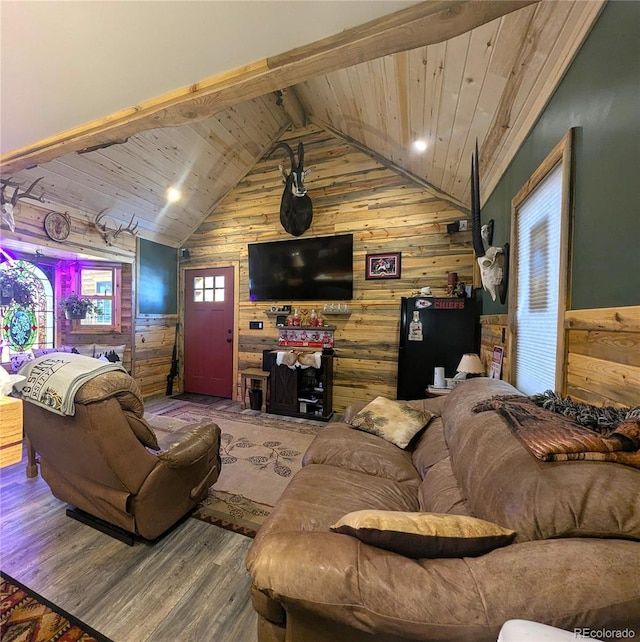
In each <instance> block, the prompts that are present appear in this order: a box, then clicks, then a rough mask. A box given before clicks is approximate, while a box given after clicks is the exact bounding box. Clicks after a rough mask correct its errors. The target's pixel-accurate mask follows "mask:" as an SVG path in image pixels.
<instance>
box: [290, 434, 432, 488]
mask: <svg viewBox="0 0 640 642" xmlns="http://www.w3.org/2000/svg"><path fill="white" fill-rule="evenodd" d="M308 464H325V465H327V466H337V467H339V468H346V469H348V470H353V471H354V472H359V473H364V474H366V475H373V476H376V477H385V478H387V479H392V480H394V481H398V482H411V483H413V484H415V485H416V487H417V485H418V484H419V483H420V477H419V476H418V473H417V472H416V469H415V467H414V465H413V463H412V461H411V453H410V452H408V451H406V450H400V449H399V448H397V447H396V446H394V445H393V444H391V443H389V442H388V441H385V440H384V439H380V437H376V436H375V435H370V434H368V433H366V432H362V431H360V430H353V428H351V426H348V425H347V424H342V423H331V424H329V425H327V426H326V428H323V429H322V430H321V431H320V432H319V433H318V435H317V436H316V437H315V438H314V440H313V441H312V442H311V444H310V446H309V448H307V451H306V452H305V454H304V457H303V459H302V465H303V466H307V465H308Z"/></svg>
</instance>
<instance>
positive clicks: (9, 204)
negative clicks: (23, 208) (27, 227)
mask: <svg viewBox="0 0 640 642" xmlns="http://www.w3.org/2000/svg"><path fill="white" fill-rule="evenodd" d="M43 178H44V176H41V177H40V178H36V180H35V181H33V183H31V185H29V187H28V188H27V189H26V190H25V191H24V192H22V194H21V193H20V184H19V183H14V182H13V181H12V180H11V178H3V179H0V182H1V183H2V188H1V189H0V225H6V226H7V227H8V228H9V229H10V230H11V231H12V232H15V228H16V223H15V219H14V216H13V210H14V208H15V206H16V204H17V203H18V201H19V200H20V199H22V198H32V199H33V200H35V201H40V202H41V203H44V194H41V195H40V196H32V195H31V190H32V189H33V188H34V187H35V186H36V185H37V184H38V183H39V182H40V181H41V180H42V179H43ZM7 187H15V190H14V192H13V196H12V197H11V199H10V200H7V198H6V197H5V194H4V191H5V189H7Z"/></svg>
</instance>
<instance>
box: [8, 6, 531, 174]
mask: <svg viewBox="0 0 640 642" xmlns="http://www.w3.org/2000/svg"><path fill="white" fill-rule="evenodd" d="M538 1H539V0H500V1H497V0H489V1H486V2H476V1H474V0H447V1H445V0H442V1H431V2H423V3H420V4H417V5H413V6H412V7H408V8H407V9H404V10H402V11H399V12H397V13H395V14H391V15H390V16H385V17H383V18H380V19H378V20H374V21H372V22H370V23H367V24H366V25H361V26H359V27H356V28H354V29H348V30H345V31H344V32H342V33H340V34H337V35H335V36H331V37H329V38H325V39H323V40H321V41H319V42H317V43H313V44H311V45H307V46H305V47H300V48H297V49H294V50H292V51H290V52H288V53H286V54H282V55H280V56H274V57H272V58H269V59H266V60H261V61H257V62H255V63H253V64H251V65H246V66H244V67H242V68H240V69H235V70H232V71H230V72H228V73H225V74H220V75H218V76H215V77H213V78H210V79H207V80H204V81H203V82H201V83H198V84H196V85H192V86H190V87H188V88H182V89H178V90H175V91H173V92H170V93H168V94H165V95H163V96H160V97H158V98H155V99H153V100H150V101H146V102H144V103H142V104H141V105H138V106H137V107H133V108H130V109H126V110H123V111H120V112H118V113H116V114H113V115H111V116H109V117H108V118H103V119H100V120H98V121H94V122H92V123H88V124H84V125H81V126H79V127H76V128H74V129H72V130H69V131H66V132H63V133H61V134H58V135H55V136H52V137H50V138H48V139H46V140H44V141H39V142H38V143H35V144H33V145H30V146H28V147H25V148H22V149H19V150H15V151H12V152H9V153H8V154H5V155H4V156H3V157H2V159H0V169H2V171H3V173H4V174H5V175H9V174H11V173H13V172H17V171H18V170H20V169H23V168H25V167H28V166H30V165H33V164H40V163H43V162H46V161H49V160H52V159H53V158H57V157H59V156H62V155H64V154H65V153H69V152H71V151H78V150H81V149H84V148H86V147H89V146H91V145H95V144H102V143H109V142H111V141H114V140H122V139H124V138H128V137H129V136H131V135H133V134H135V133H137V132H139V131H143V130H146V129H152V128H155V127H159V126H171V125H176V124H183V123H185V122H189V121H190V120H195V119H200V118H204V117H207V116H209V115H211V114H212V113H215V112H216V111H219V110H221V109H224V108H225V107H227V106H229V105H233V104H236V103H238V102H240V101H242V100H247V99H250V98H255V97H257V96H261V95H264V94H267V93H270V92H272V91H275V90H276V89H279V88H281V87H289V86H291V85H294V84H296V83H298V82H301V81H302V80H304V79H305V78H309V77H312V76H316V75H319V74H323V73H328V72H329V71H332V70H334V69H339V68H343V67H345V66H351V65H353V64H357V63H359V62H362V61H364V60H371V59H374V58H378V57H380V56H382V55H387V54H391V53H397V52H399V51H406V50H408V49H413V48H415V47H419V46H423V45H425V44H428V43H429V42H438V41H442V40H446V39H448V38H452V37H454V36H456V35H458V34H460V33H464V32H466V31H469V30H471V29H473V28H474V27H477V26H479V25H480V24H484V23H486V22H489V21H491V20H494V19H495V18H497V17H500V16H501V15H504V14H506V13H510V12H511V11H514V10H517V9H519V8H521V7H523V6H526V5H527V4H530V3H532V2H538Z"/></svg>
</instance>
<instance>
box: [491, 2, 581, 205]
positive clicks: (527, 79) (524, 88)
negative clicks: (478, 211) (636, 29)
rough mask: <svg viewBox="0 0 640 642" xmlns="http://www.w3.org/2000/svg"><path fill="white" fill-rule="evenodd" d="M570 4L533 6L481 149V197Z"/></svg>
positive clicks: (551, 3) (557, 3) (559, 3)
mask: <svg viewBox="0 0 640 642" xmlns="http://www.w3.org/2000/svg"><path fill="white" fill-rule="evenodd" d="M571 6H572V5H571V3H564V2H549V3H541V4H539V5H537V6H536V10H535V12H534V14H533V16H532V18H531V22H530V25H529V27H528V29H527V37H526V38H525V39H524V40H523V42H521V43H520V46H519V47H518V53H517V56H516V59H515V61H514V65H513V69H512V72H511V75H510V78H509V82H508V83H507V85H506V86H505V90H504V91H503V93H502V96H501V99H500V104H499V105H498V109H497V110H496V112H495V115H494V119H493V122H492V124H491V128H490V130H489V132H488V135H487V136H486V138H485V140H484V141H483V142H482V146H481V149H480V173H481V174H482V175H484V176H485V183H484V184H483V183H482V181H481V189H482V190H483V192H482V194H481V196H482V198H481V200H485V199H486V189H487V186H486V177H488V176H489V175H491V173H492V171H491V164H492V162H493V159H494V158H495V155H496V154H498V153H499V151H498V150H500V149H501V147H502V145H503V143H504V140H505V139H507V138H508V136H509V132H510V131H511V130H512V129H513V126H514V122H515V119H516V118H517V116H518V114H519V113H520V109H521V108H522V106H523V104H524V103H525V101H526V97H527V96H529V95H530V92H531V89H532V87H533V84H534V83H535V81H536V79H537V78H538V75H539V74H540V72H541V70H542V69H543V66H544V62H545V60H546V59H547V57H548V54H549V50H550V49H551V47H552V45H553V42H555V41H556V40H557V38H558V34H559V33H560V30H561V28H562V25H564V22H565V20H566V16H567V14H568V13H569V11H570V9H571Z"/></svg>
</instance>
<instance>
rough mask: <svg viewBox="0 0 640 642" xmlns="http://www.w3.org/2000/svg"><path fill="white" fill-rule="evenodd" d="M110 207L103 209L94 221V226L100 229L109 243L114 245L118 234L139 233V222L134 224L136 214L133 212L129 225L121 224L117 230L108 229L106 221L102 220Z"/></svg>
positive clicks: (133, 234) (135, 234)
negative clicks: (123, 225)
mask: <svg viewBox="0 0 640 642" xmlns="http://www.w3.org/2000/svg"><path fill="white" fill-rule="evenodd" d="M110 209H111V208H110V207H107V208H106V209H104V210H102V212H100V214H98V215H97V216H96V220H95V221H94V222H93V226H94V227H95V228H96V230H98V232H100V235H101V236H102V238H103V239H104V242H105V243H106V244H107V245H113V243H114V241H115V240H116V239H117V238H118V236H120V234H131V236H137V235H138V232H137V229H138V224H137V223H136V224H135V225H133V219H134V217H135V214H132V216H131V220H130V221H129V224H128V225H127V227H122V224H120V226H119V227H118V229H117V230H110V229H108V228H107V224H106V222H105V223H102V222H101V221H102V219H103V218H104V217H105V216H106V214H107V212H108V211H109V210H110Z"/></svg>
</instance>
